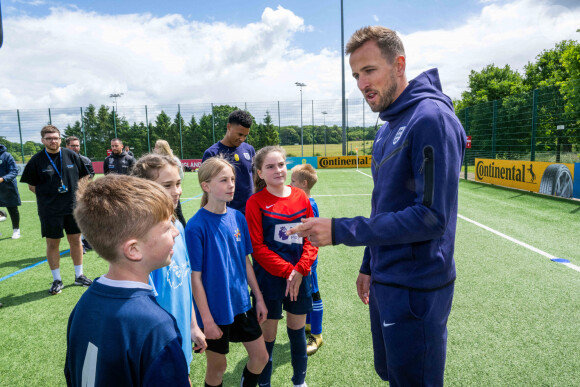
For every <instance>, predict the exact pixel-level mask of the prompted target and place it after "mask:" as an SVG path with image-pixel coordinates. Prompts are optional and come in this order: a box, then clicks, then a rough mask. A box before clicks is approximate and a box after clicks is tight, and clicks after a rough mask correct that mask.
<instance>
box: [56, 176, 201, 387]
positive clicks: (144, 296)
mask: <svg viewBox="0 0 580 387" xmlns="http://www.w3.org/2000/svg"><path fill="white" fill-rule="evenodd" d="M74 215H75V218H76V219H77V221H78V223H79V226H80V228H81V230H82V232H83V234H84V235H85V236H86V237H87V239H88V240H89V241H90V242H91V244H92V246H93V248H94V250H95V251H96V252H97V253H98V254H99V255H100V256H101V257H103V258H104V259H105V260H106V261H108V262H109V271H108V273H107V274H105V275H104V276H102V277H100V278H97V279H96V280H95V282H94V283H93V285H92V286H91V287H90V288H89V289H88V290H87V291H86V292H85V293H84V294H83V295H82V296H81V298H80V300H79V302H78V303H77V305H76V306H75V308H74V310H73V311H72V313H71V315H70V317H69V322H68V328H67V354H66V364H65V369H64V373H65V377H66V381H67V385H69V386H190V383H189V375H188V372H187V364H186V361H185V355H184V354H183V350H182V349H181V342H182V339H181V335H180V334H179V330H178V327H177V323H176V321H175V319H174V318H173V316H171V315H170V314H169V313H168V312H166V311H165V310H164V309H163V308H162V307H161V306H159V304H158V303H157V302H156V301H155V297H154V295H153V290H152V287H151V286H150V285H149V284H148V282H149V273H151V272H152V271H153V270H155V269H159V268H161V267H164V266H167V265H168V264H169V263H170V262H171V255H172V254H173V244H174V239H175V237H177V235H179V231H177V229H176V228H175V227H174V226H173V223H172V215H173V201H172V199H171V198H170V196H169V195H168V194H167V192H166V191H165V189H164V188H163V187H162V186H161V185H159V184H157V183H154V182H152V181H149V180H145V179H141V178H137V177H133V176H121V175H117V174H112V175H110V176H106V177H104V178H101V179H97V180H95V181H93V182H89V183H88V184H81V187H79V195H78V202H77V207H76V209H75V212H74ZM103 228H104V229H106V230H108V232H107V233H103V232H102V229H103Z"/></svg>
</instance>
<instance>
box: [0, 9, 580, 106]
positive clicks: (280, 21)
mask: <svg viewBox="0 0 580 387" xmlns="http://www.w3.org/2000/svg"><path fill="white" fill-rule="evenodd" d="M1 4H2V13H3V18H4V46H3V47H2V49H0V110H6V109H16V108H19V109H30V108H46V107H76V106H86V105H87V104H89V103H93V104H97V105H98V104H101V103H110V100H109V98H108V95H109V93H111V92H123V93H125V94H124V96H123V98H122V99H121V103H123V104H125V105H129V106H137V105H143V104H174V103H182V104H186V103H201V102H207V103H209V102H217V103H219V102H238V101H248V102H252V101H278V100H282V101H290V100H296V99H298V98H299V94H298V92H297V89H296V87H295V86H294V82H296V81H300V82H305V83H306V84H308V87H307V88H305V90H304V97H305V98H306V99H315V100H325V99H328V100H330V99H339V98H340V95H341V75H340V71H341V67H340V62H341V51H340V50H341V48H340V1H337V0H333V1H331V0H314V1H313V0H308V1H307V0H293V1H275V2H273V1H264V0H257V1H246V2H241V1H232V0H226V1H219V0H215V1H198V0H193V1H191V0H190V1H183V0H177V1H172V0H168V1H150V0H140V1H136V0H124V1H118V0H117V1H112V0H99V1H81V0H69V1H53V0H1ZM344 7H345V10H344V21H345V39H346V40H348V37H349V36H350V35H351V34H352V33H353V32H354V31H355V30H356V29H357V28H360V27H362V26H365V25H374V24H379V25H384V26H387V27H390V28H392V29H395V30H396V31H397V32H398V33H399V34H400V36H401V38H402V39H403V42H404V44H405V47H406V51H407V76H408V78H410V79H411V78H413V77H415V76H417V75H418V74H419V73H420V72H422V71H425V70H427V69H429V68H431V67H437V68H439V72H440V75H441V79H442V84H443V88H444V91H445V92H446V93H447V94H449V95H450V96H451V97H452V98H459V97H460V95H461V92H462V91H465V89H466V87H467V81H468V75H469V72H470V71H471V70H476V71H479V70H481V69H482V68H484V67H485V66H487V65H488V64H491V63H494V64H496V65H498V66H504V65H506V64H509V65H510V66H511V67H512V68H513V69H516V70H522V69H523V66H524V65H525V64H526V63H527V62H528V61H533V60H534V58H535V56H536V55H538V54H539V53H540V52H541V51H542V50H544V49H550V48H553V47H554V45H555V44H556V43H557V42H559V41H561V40H563V39H576V40H578V39H579V38H580V34H579V33H577V32H576V29H578V28H580V22H579V20H580V1H578V0H552V1H551V0H465V1H459V0H446V1H443V0H430V1H427V0H418V1H401V0H399V1H391V0H378V1H377V0H374V1H370V0H356V1H355V0H346V1H345V4H344ZM346 74H347V85H346V86H347V97H348V98H360V97H361V94H360V92H359V91H358V90H357V89H356V84H355V83H354V81H353V80H352V79H351V77H350V68H349V66H348V60H347V61H346Z"/></svg>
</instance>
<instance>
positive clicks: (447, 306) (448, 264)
mask: <svg viewBox="0 0 580 387" xmlns="http://www.w3.org/2000/svg"><path fill="white" fill-rule="evenodd" d="M346 52H347V54H350V66H351V69H352V74H353V76H354V78H355V79H356V80H357V84H358V87H359V89H360V90H361V91H362V93H363V95H364V97H365V99H366V101H367V102H368V104H369V106H370V107H371V109H372V110H373V111H374V112H380V117H381V119H382V120H383V121H385V124H384V125H383V126H382V127H381V128H380V129H379V131H378V132H377V134H376V137H375V142H374V145H373V161H372V175H373V181H374V189H373V194H372V199H371V205H372V209H371V216H370V218H364V217H362V216H361V217H355V218H342V219H324V218H312V219H306V221H303V222H305V224H303V225H301V226H298V227H297V228H296V229H295V230H294V231H293V232H294V233H295V232H298V234H299V235H300V236H307V237H309V239H310V241H311V242H312V243H313V244H314V245H317V246H324V245H329V244H345V245H348V246H366V249H365V252H364V257H363V262H362V265H361V268H360V273H359V276H358V279H357V292H358V295H359V297H360V299H361V300H362V301H363V303H365V304H368V305H369V309H370V319H371V333H372V337H373V349H374V360H375V370H376V371H377V373H378V374H379V376H380V377H381V378H382V379H383V380H388V381H389V382H390V385H391V386H441V385H443V375H444V370H445V358H446V351H447V319H448V316H449V313H450V311H451V303H452V300H453V290H454V281H455V262H454V259H453V251H454V244H455V228H456V223H457V196H458V185H459V172H460V169H461V163H462V160H463V156H464V150H465V142H466V138H465V131H464V130H463V127H462V126H461V124H460V122H459V120H458V119H457V116H456V115H455V113H454V110H453V104H452V102H451V100H450V99H449V97H447V96H446V95H445V94H443V93H442V91H441V83H440V81H439V75H438V72H437V69H432V70H428V71H426V72H424V73H423V74H420V75H419V76H418V77H417V78H415V79H413V80H412V81H410V82H407V78H406V75H405V67H406V58H405V51H404V48H403V43H402V42H401V40H400V39H399V37H398V36H397V35H396V33H395V32H394V31H392V30H389V29H388V28H384V27H365V28H362V29H360V30H358V31H357V32H355V33H354V34H353V36H352V37H351V38H350V41H349V42H348V44H347V48H346Z"/></svg>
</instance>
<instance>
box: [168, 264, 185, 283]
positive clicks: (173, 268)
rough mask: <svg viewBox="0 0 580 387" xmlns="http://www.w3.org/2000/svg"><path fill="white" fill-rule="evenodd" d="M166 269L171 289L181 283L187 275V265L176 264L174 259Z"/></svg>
mask: <svg viewBox="0 0 580 387" xmlns="http://www.w3.org/2000/svg"><path fill="white" fill-rule="evenodd" d="M168 269H169V270H167V282H168V283H169V286H171V288H172V289H177V288H178V287H180V286H181V285H182V284H183V280H184V279H185V278H186V276H188V275H189V273H188V272H187V271H188V270H187V265H186V264H185V263H184V264H182V265H178V264H176V263H175V261H171V264H170V265H169V268H168Z"/></svg>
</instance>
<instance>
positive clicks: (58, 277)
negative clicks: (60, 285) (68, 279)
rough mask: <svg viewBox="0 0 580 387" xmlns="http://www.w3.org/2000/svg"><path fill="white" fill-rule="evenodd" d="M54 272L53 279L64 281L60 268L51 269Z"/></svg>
mask: <svg viewBox="0 0 580 387" xmlns="http://www.w3.org/2000/svg"><path fill="white" fill-rule="evenodd" d="M51 272H52V279H53V280H54V281H62V278H60V269H54V270H51Z"/></svg>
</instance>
